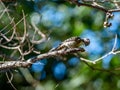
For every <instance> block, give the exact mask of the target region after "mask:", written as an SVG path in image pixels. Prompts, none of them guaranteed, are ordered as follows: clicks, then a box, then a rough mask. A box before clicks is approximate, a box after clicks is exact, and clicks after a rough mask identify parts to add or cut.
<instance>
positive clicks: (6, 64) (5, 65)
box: [0, 48, 84, 71]
mask: <svg viewBox="0 0 120 90" xmlns="http://www.w3.org/2000/svg"><path fill="white" fill-rule="evenodd" d="M83 51H84V50H83V49H82V48H73V49H67V50H66V51H64V50H59V51H52V52H48V53H44V54H40V55H38V56H36V57H34V58H30V59H28V60H26V61H22V60H17V61H3V62H0V71H4V70H8V69H14V68H19V67H24V68H27V67H30V66H31V64H33V63H34V62H36V61H39V60H41V59H44V58H49V57H56V56H60V55H62V56H63V55H67V54H73V53H76V52H83Z"/></svg>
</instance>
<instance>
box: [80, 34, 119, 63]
mask: <svg viewBox="0 0 120 90" xmlns="http://www.w3.org/2000/svg"><path fill="white" fill-rule="evenodd" d="M116 44H117V34H116V35H115V41H114V45H113V48H112V50H111V51H110V52H108V53H107V54H105V55H103V56H102V57H100V58H98V59H95V60H88V59H85V58H82V57H81V58H80V60H82V61H84V62H88V63H92V64H96V63H97V62H99V61H101V60H102V59H104V58H105V57H107V56H109V55H112V54H119V53H120V51H117V50H116Z"/></svg>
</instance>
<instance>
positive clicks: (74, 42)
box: [50, 37, 90, 51]
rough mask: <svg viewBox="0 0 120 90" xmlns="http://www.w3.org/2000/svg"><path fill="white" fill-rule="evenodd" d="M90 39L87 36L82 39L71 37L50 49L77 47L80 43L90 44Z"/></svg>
mask: <svg viewBox="0 0 120 90" xmlns="http://www.w3.org/2000/svg"><path fill="white" fill-rule="evenodd" d="M89 43H90V40H89V39H87V38H83V39H81V38H80V37H71V38H68V39H66V40H65V41H63V42H62V43H61V44H59V46H58V47H56V48H53V49H51V50H50V51H55V50H62V49H67V48H77V47H79V46H80V45H86V46H87V45H89Z"/></svg>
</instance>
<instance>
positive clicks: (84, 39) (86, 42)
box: [82, 38, 90, 46]
mask: <svg viewBox="0 0 120 90" xmlns="http://www.w3.org/2000/svg"><path fill="white" fill-rule="evenodd" d="M82 40H83V42H84V44H85V46H88V45H89V44H90V39H88V38H83V39H82Z"/></svg>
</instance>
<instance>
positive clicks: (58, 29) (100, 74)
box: [0, 0, 120, 90]
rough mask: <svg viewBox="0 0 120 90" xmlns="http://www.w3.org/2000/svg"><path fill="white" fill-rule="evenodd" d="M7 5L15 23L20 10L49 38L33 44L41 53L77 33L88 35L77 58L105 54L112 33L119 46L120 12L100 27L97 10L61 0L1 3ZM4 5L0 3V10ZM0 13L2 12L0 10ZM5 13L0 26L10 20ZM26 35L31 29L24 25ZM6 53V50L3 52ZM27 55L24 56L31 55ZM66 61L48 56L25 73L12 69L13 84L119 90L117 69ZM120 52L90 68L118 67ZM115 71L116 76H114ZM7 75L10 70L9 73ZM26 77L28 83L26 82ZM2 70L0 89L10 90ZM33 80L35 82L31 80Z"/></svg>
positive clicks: (50, 89) (44, 89)
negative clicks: (87, 42) (109, 25)
mask: <svg viewBox="0 0 120 90" xmlns="http://www.w3.org/2000/svg"><path fill="white" fill-rule="evenodd" d="M4 4H5V6H6V7H8V8H9V10H10V11H9V14H10V16H11V17H14V19H15V22H18V21H19V20H20V19H21V18H22V17H23V16H22V10H24V12H25V14H26V15H27V16H26V19H27V22H28V23H29V24H30V23H31V22H32V21H34V22H35V23H36V24H37V26H38V27H39V28H40V29H41V31H42V32H44V33H45V34H47V35H48V36H49V37H50V40H49V41H47V42H45V43H42V44H40V45H36V48H37V49H38V50H40V51H42V53H45V52H47V51H48V50H50V49H51V48H52V47H56V46H57V45H58V44H59V43H60V42H61V41H63V40H65V39H67V38H69V37H72V36H80V37H86V38H89V39H90V41H91V44H90V45H89V46H88V47H85V49H86V53H82V54H81V57H85V58H89V59H91V60H94V59H97V58H98V57H100V56H102V55H104V54H106V53H107V52H109V51H110V50H111V49H112V46H113V44H114V37H115V34H116V33H117V34H118V43H117V48H118V49H119V48H120V39H119V37H120V29H119V27H120V18H119V17H120V13H119V12H116V13H114V15H115V17H114V18H113V20H111V22H112V24H113V25H112V26H111V27H110V28H106V29H105V28H103V22H104V19H105V14H104V13H103V12H101V11H99V10H96V9H92V8H88V7H77V6H75V5H72V4H69V3H67V2H65V1H61V0H33V1H32V0H26V1H25V0H17V1H16V2H8V3H6V2H5V3H4ZM3 9H4V8H3V7H2V5H0V10H3ZM0 14H2V13H0ZM8 18H9V17H7V15H6V14H5V15H4V16H2V18H0V29H1V30H2V28H4V27H5V26H6V25H8V24H9V23H10V20H9V19H8ZM11 28H12V27H11V26H9V27H8V28H7V29H11ZM27 29H28V30H30V31H29V33H30V34H32V33H33V32H32V31H31V29H30V28H27ZM23 30H24V27H23V23H19V24H18V25H17V31H18V32H19V34H20V33H21V35H22V33H23ZM1 50H2V49H1ZM6 53H7V54H9V52H6ZM34 56H35V55H33V54H31V55H30V56H28V57H27V58H30V57H34ZM15 57H16V56H15ZM66 58H67V61H62V60H58V59H59V58H49V59H45V60H41V61H39V62H36V63H34V64H33V65H32V66H31V67H30V68H29V70H28V71H29V73H28V72H27V71H24V70H22V69H18V70H17V72H16V71H14V70H12V72H13V75H14V78H13V80H12V83H13V85H14V86H15V87H16V88H17V89H18V90H28V89H29V90H113V89H114V90H119V89H120V80H119V79H120V76H119V74H120V72H119V70H118V71H114V70H112V71H114V73H115V74H113V73H110V72H106V71H99V70H92V69H91V68H90V67H88V66H87V65H86V64H85V63H83V62H81V61H79V60H78V58H75V56H73V55H71V56H67V57H66ZM119 59H120V55H112V56H109V57H107V58H105V59H104V60H102V61H101V62H99V63H98V64H96V65H91V66H93V67H94V68H104V69H105V70H108V69H113V68H116V67H120V61H119ZM116 74H118V75H116ZM9 76H11V75H10V73H9ZM32 78H34V80H35V81H38V82H39V84H37V86H36V85H35V86H34V85H33V84H32V85H33V86H32V85H31V83H32V81H34V80H33V79H32ZM29 79H30V80H31V82H28V81H29ZM7 81H8V80H7V78H6V75H5V73H1V74H0V89H1V90H2V89H3V88H4V89H5V90H7V89H9V90H13V87H12V86H11V85H10V84H9V83H7ZM33 83H35V82H33Z"/></svg>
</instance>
